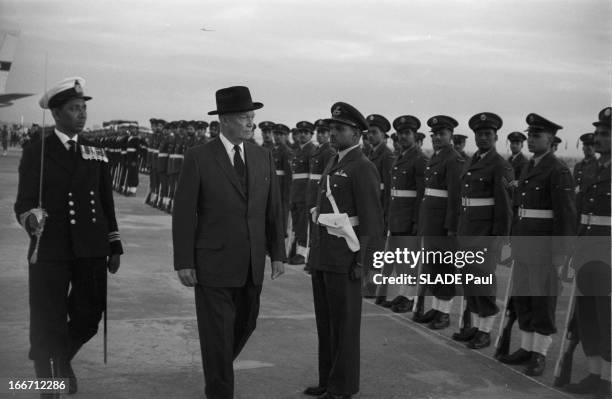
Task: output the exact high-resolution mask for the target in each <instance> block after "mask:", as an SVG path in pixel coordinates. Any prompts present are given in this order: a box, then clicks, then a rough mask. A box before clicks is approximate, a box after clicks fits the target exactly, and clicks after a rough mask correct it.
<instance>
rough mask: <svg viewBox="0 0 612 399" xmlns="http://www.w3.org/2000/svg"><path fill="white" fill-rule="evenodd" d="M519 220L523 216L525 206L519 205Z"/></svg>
mask: <svg viewBox="0 0 612 399" xmlns="http://www.w3.org/2000/svg"><path fill="white" fill-rule="evenodd" d="M518 211H519V212H518V213H519V220H520V219H522V218H523V207H519V210H518Z"/></svg>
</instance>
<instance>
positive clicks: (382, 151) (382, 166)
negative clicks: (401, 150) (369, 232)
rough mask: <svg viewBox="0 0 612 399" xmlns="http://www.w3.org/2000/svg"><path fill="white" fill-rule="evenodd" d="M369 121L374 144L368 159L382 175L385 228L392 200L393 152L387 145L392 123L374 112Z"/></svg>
mask: <svg viewBox="0 0 612 399" xmlns="http://www.w3.org/2000/svg"><path fill="white" fill-rule="evenodd" d="M366 120H367V121H368V141H369V142H370V144H371V145H372V151H371V152H370V154H369V155H368V159H369V160H370V161H372V163H373V164H374V166H376V170H378V173H379V175H380V202H381V204H382V207H383V213H384V215H385V229H387V226H388V215H389V200H390V195H389V193H390V189H389V187H390V180H391V165H393V161H394V160H395V159H394V158H393V152H392V151H391V149H390V148H389V147H387V137H388V136H387V132H388V131H389V130H390V129H391V124H390V123H389V121H388V120H387V118H385V117H384V116H382V115H378V114H372V115H369V116H368V117H367V118H366Z"/></svg>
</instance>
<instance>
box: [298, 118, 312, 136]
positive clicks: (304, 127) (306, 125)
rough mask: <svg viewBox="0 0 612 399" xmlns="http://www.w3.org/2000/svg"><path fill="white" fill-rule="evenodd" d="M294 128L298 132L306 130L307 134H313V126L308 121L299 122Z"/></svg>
mask: <svg viewBox="0 0 612 399" xmlns="http://www.w3.org/2000/svg"><path fill="white" fill-rule="evenodd" d="M295 127H296V128H297V129H299V130H307V131H308V132H310V133H312V132H314V125H313V124H312V123H310V122H308V121H300V122H298V123H296V124H295Z"/></svg>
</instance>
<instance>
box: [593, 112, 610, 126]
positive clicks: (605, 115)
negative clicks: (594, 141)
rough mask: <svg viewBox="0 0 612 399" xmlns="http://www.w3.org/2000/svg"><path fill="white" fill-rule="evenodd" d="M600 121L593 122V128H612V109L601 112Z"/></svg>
mask: <svg viewBox="0 0 612 399" xmlns="http://www.w3.org/2000/svg"><path fill="white" fill-rule="evenodd" d="M598 119H599V120H598V121H596V122H593V126H596V127H597V126H600V125H601V126H606V127H608V128H610V120H611V119H612V107H606V108H604V109H602V110H601V111H600V112H599V118H598Z"/></svg>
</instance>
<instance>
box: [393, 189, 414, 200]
mask: <svg viewBox="0 0 612 399" xmlns="http://www.w3.org/2000/svg"><path fill="white" fill-rule="evenodd" d="M391 196H392V197H396V198H416V196H417V192H416V190H396V189H394V188H392V189H391Z"/></svg>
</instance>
